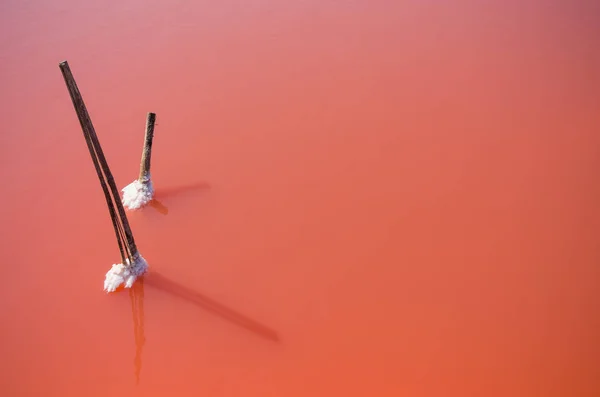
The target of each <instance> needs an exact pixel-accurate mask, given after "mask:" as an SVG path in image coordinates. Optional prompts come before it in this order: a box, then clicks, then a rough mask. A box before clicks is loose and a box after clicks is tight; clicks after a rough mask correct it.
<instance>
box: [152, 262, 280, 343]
mask: <svg viewBox="0 0 600 397" xmlns="http://www.w3.org/2000/svg"><path fill="white" fill-rule="evenodd" d="M144 281H145V283H146V284H147V285H148V286H151V287H154V288H156V289H158V290H161V291H163V292H166V293H168V294H169V295H172V296H175V297H177V298H180V299H183V300H185V301H187V302H190V303H192V304H194V305H196V306H198V307H200V308H202V309H204V310H207V311H209V312H211V313H212V314H214V315H216V316H219V317H221V318H223V319H225V320H227V321H229V322H231V323H233V324H235V325H237V326H239V327H242V328H244V329H246V330H248V331H251V332H252V333H254V334H255V335H257V336H260V337H262V338H265V339H268V340H270V341H273V342H278V341H279V340H280V339H279V335H278V334H277V332H275V331H274V330H272V329H271V328H269V327H267V326H265V325H263V324H260V323H259V322H257V321H254V320H252V319H251V318H249V317H246V316H244V315H243V314H241V313H238V312H237V311H235V310H233V309H231V308H229V307H227V306H225V305H222V304H221V303H219V302H216V301H215V300H213V299H211V298H209V297H207V296H205V295H202V294H201V293H199V292H197V291H194V290H192V289H190V288H188V287H186V286H184V285H181V284H179V283H177V282H175V281H173V280H170V279H169V278H167V277H165V276H163V275H162V274H159V273H156V272H153V271H150V272H149V273H148V274H146V275H145V276H144Z"/></svg>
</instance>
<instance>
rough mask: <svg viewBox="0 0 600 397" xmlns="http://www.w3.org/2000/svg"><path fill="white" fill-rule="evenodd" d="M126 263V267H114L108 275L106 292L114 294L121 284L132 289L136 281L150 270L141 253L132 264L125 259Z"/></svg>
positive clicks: (120, 265) (117, 265)
mask: <svg viewBox="0 0 600 397" xmlns="http://www.w3.org/2000/svg"><path fill="white" fill-rule="evenodd" d="M125 262H126V263H127V264H126V265H124V264H122V263H118V264H116V265H112V267H111V268H110V270H109V271H108V273H106V279H105V280H104V291H106V292H114V291H115V290H116V289H117V288H119V286H120V285H121V284H125V288H131V286H132V285H133V283H134V282H135V280H136V279H137V278H138V277H139V276H141V275H142V274H144V273H146V270H148V262H146V260H145V259H144V258H143V257H142V255H140V254H139V253H138V254H136V255H135V257H134V258H133V263H132V264H130V263H129V259H125Z"/></svg>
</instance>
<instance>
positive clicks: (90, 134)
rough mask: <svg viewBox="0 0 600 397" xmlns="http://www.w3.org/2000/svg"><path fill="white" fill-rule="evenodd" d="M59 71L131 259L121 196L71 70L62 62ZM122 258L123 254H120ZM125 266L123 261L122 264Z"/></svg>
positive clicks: (131, 245) (131, 247)
mask: <svg viewBox="0 0 600 397" xmlns="http://www.w3.org/2000/svg"><path fill="white" fill-rule="evenodd" d="M59 67H60V70H61V72H62V74H63V77H64V79H65V83H66V85H67V89H68V90H69V95H70V96H71V100H72V101H73V106H74V108H75V112H76V113H77V117H78V119H79V123H80V124H81V129H82V131H83V135H84V138H85V139H86V143H87V144H88V148H89V149H90V153H91V154H92V161H93V162H94V166H95V167H96V172H97V173H98V177H99V179H100V184H101V185H102V188H103V190H104V192H105V197H106V201H107V205H108V209H109V212H110V213H111V218H112V219H113V226H114V227H115V233H116V234H117V240H119V248H121V242H120V238H119V235H120V230H119V229H120V228H119V226H120V225H117V224H116V223H115V220H116V216H115V215H116V214H115V213H114V209H113V208H112V202H111V197H110V194H108V193H109V190H108V189H107V187H106V183H105V182H104V180H103V178H102V174H101V173H100V171H102V172H103V173H104V176H105V177H106V179H107V182H108V186H109V188H110V192H112V200H114V202H115V205H116V207H117V211H118V215H119V217H118V218H119V220H120V221H121V222H122V224H123V231H124V234H125V238H126V243H127V244H126V246H127V251H128V252H127V253H128V255H127V256H128V257H129V259H130V263H132V262H131V259H132V258H133V256H135V255H136V254H137V252H138V251H137V247H136V245H135V240H134V239H133V233H132V232H131V227H130V226H129V221H128V220H127V215H125V209H124V208H123V203H122V202H121V196H120V195H119V191H118V189H117V185H116V184H115V180H114V178H113V176H112V173H111V172H110V168H109V167H108V163H107V161H106V158H105V157H104V152H103V151H102V148H101V147H100V142H99V141H98V136H97V135H96V130H95V129H94V125H93V124H92V120H91V119H90V116H89V114H88V111H87V108H86V107H85V103H84V102H83V98H82V97H81V93H80V92H79V88H78V87H77V83H75V78H74V77H73V74H72V73H71V69H70V68H69V64H68V62H67V61H63V62H61V63H60V64H59ZM94 152H95V153H96V154H97V156H98V158H97V160H96V159H95V158H94ZM121 256H123V254H121ZM123 264H125V261H124V262H123Z"/></svg>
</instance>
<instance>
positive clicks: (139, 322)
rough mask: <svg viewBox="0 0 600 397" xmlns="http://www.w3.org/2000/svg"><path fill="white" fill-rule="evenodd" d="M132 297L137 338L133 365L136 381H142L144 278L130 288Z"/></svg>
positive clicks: (135, 337) (134, 331)
mask: <svg viewBox="0 0 600 397" xmlns="http://www.w3.org/2000/svg"><path fill="white" fill-rule="evenodd" d="M129 297H130V299H131V312H132V315H133V337H134V340H135V358H134V359H133V367H134V373H135V383H136V384H138V385H139V383H140V373H141V372H142V350H143V349H144V344H145V343H146V336H145V335H144V278H143V277H142V278H140V279H138V280H137V281H136V282H135V283H133V286H132V287H131V288H130V289H129Z"/></svg>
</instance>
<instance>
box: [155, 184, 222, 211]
mask: <svg viewBox="0 0 600 397" xmlns="http://www.w3.org/2000/svg"><path fill="white" fill-rule="evenodd" d="M208 189H210V185H209V184H208V183H206V182H198V183H192V184H189V185H181V186H173V187H168V188H163V189H157V190H156V193H155V197H154V199H153V200H152V201H150V203H149V204H148V205H149V206H150V207H152V208H154V209H155V210H156V211H158V212H159V213H161V214H162V215H168V214H169V209H168V208H167V207H166V206H165V205H164V204H163V203H162V202H161V201H160V200H159V199H161V200H164V199H169V198H172V197H175V196H179V195H185V194H186V193H191V192H193V191H196V190H199V191H202V190H208Z"/></svg>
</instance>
